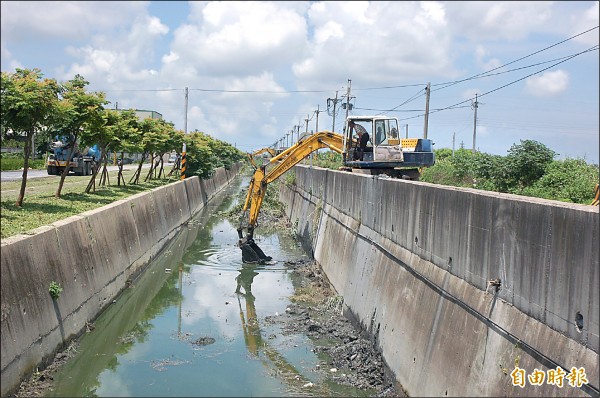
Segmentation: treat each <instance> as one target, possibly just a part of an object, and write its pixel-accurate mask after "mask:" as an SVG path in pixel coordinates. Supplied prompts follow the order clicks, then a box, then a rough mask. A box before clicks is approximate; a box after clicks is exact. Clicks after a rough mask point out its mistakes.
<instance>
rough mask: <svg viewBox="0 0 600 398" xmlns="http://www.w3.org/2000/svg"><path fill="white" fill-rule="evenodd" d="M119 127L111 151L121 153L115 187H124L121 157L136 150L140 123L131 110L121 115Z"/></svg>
mask: <svg viewBox="0 0 600 398" xmlns="http://www.w3.org/2000/svg"><path fill="white" fill-rule="evenodd" d="M119 126H120V127H119V128H118V129H116V131H115V142H114V147H113V150H114V151H115V153H116V152H118V151H121V158H120V161H119V163H118V164H119V172H118V174H117V185H119V186H120V185H121V181H122V182H123V186H125V178H124V177H123V156H124V152H127V153H133V152H135V151H136V148H137V140H138V139H139V138H140V123H139V119H138V117H137V116H136V114H135V111H134V110H133V109H130V110H128V111H123V112H122V114H121V123H120V125H119Z"/></svg>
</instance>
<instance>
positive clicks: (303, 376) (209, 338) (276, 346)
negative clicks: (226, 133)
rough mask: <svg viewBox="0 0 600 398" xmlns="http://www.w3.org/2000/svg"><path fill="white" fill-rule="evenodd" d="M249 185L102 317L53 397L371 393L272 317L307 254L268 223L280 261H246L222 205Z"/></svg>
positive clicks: (192, 226)
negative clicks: (344, 378) (329, 367)
mask: <svg viewBox="0 0 600 398" xmlns="http://www.w3.org/2000/svg"><path fill="white" fill-rule="evenodd" d="M247 183H248V179H247V178H242V179H238V180H237V181H236V182H235V183H233V184H232V185H231V187H230V188H228V189H226V191H224V192H223V193H222V194H221V195H220V196H219V197H217V198H215V199H214V200H213V201H212V203H211V204H210V205H209V206H207V208H206V209H205V211H203V212H202V213H201V214H199V215H198V216H197V217H196V218H195V219H194V220H193V221H192V222H190V223H189V224H188V226H186V227H185V228H183V230H182V232H181V233H180V234H179V235H178V236H177V238H176V239H174V241H173V242H171V244H170V245H169V246H168V247H167V248H166V249H165V250H164V251H163V253H162V254H161V255H160V256H159V257H157V259H156V260H155V261H154V262H153V263H152V264H151V265H150V267H149V268H148V269H147V270H146V271H145V272H144V273H143V274H142V275H141V276H140V277H139V278H138V279H137V280H135V281H133V283H132V284H131V287H130V288H129V289H127V290H126V291H125V292H124V294H122V295H121V296H120V297H119V298H118V299H117V300H115V302H114V303H113V304H112V305H111V306H110V307H109V308H108V309H107V310H106V311H105V312H104V313H103V314H102V315H101V316H100V317H99V318H98V319H96V321H95V322H94V324H93V325H92V326H91V328H92V329H93V330H92V331H91V332H89V333H86V334H84V335H83V336H82V338H81V339H80V341H79V347H78V348H77V355H76V356H75V357H74V358H73V359H71V360H70V361H69V362H68V363H67V364H66V365H65V366H64V367H63V368H62V369H61V370H60V371H59V373H57V374H55V375H54V386H53V391H52V392H51V394H52V396H210V397H216V396H230V397H231V396H300V395H302V396H325V395H326V396H365V395H367V394H368V393H369V392H366V391H361V390H357V389H354V388H351V387H346V386H340V385H337V384H335V383H334V382H332V381H331V380H330V377H329V376H328V375H327V373H326V372H323V371H322V369H323V368H324V367H325V366H324V365H325V363H326V358H323V357H319V356H317V354H315V353H314V352H313V343H312V341H311V340H310V339H309V338H308V337H306V336H303V335H287V334H282V333H281V330H280V329H278V326H276V325H277V324H278V323H277V322H267V319H270V318H271V317H274V316H275V317H277V316H280V314H283V313H284V312H285V310H286V308H287V306H288V305H289V303H290V301H289V296H290V295H292V294H293V292H294V287H295V285H298V284H299V283H302V281H299V280H295V279H297V276H294V277H293V276H292V273H291V271H290V270H289V269H288V268H286V266H285V262H286V261H291V260H298V259H301V258H306V255H305V254H304V252H303V251H302V249H301V248H300V245H299V244H298V243H297V242H295V241H294V240H293V239H292V238H291V237H290V235H289V233H287V232H285V231H279V232H276V231H271V232H265V231H264V230H263V231H257V233H256V235H255V238H256V241H257V243H258V244H259V246H260V247H261V248H262V249H263V250H264V252H265V253H266V254H268V255H270V256H272V257H273V258H274V260H277V262H276V263H275V264H273V265H265V266H248V265H244V264H243V263H242V261H241V251H240V250H239V248H237V246H236V242H237V233H236V230H235V226H234V225H232V224H231V223H230V222H229V221H227V220H226V219H225V218H223V217H222V216H221V215H219V211H222V210H227V209H229V208H230V207H231V206H233V205H234V204H235V201H236V199H235V195H236V194H237V192H239V190H240V189H242V188H244V187H246V184H247ZM261 229H262V228H259V230H261ZM279 327H281V326H279ZM319 355H323V354H319ZM319 368H320V369H321V370H319ZM370 393H371V394H372V391H371V392H370Z"/></svg>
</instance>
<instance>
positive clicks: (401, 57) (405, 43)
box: [293, 2, 453, 86]
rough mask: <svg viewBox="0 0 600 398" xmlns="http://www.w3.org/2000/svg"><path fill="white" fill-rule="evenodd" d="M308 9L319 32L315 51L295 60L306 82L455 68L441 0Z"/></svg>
mask: <svg viewBox="0 0 600 398" xmlns="http://www.w3.org/2000/svg"><path fill="white" fill-rule="evenodd" d="M350 5H351V6H350ZM307 15H308V18H309V26H313V27H314V32H315V33H314V35H313V36H312V37H311V38H310V40H311V45H310V47H309V48H310V54H309V55H308V56H307V57H305V58H303V59H300V60H299V61H297V62H296V63H295V64H294V66H293V70H294V74H295V75H296V78H297V79H298V80H299V81H301V82H311V83H312V84H313V85H317V86H319V85H324V84H327V83H329V85H331V83H330V82H332V81H335V82H340V81H345V80H346V79H348V78H352V79H359V78H360V81H361V82H362V83H363V84H381V83H384V82H386V83H389V82H390V81H394V82H398V81H410V80H412V79H414V78H415V76H417V75H423V74H429V75H430V76H432V77H434V76H450V75H452V74H453V68H452V65H451V62H450V60H451V55H450V52H449V50H450V49H449V47H448V43H449V41H450V37H449V36H448V35H447V34H446V33H445V30H446V29H445V27H446V26H445V25H446V19H445V14H444V9H443V7H442V6H441V5H439V4H437V3H425V4H423V5H421V3H412V2H395V3H392V2H371V3H368V2H325V3H315V4H312V5H311V8H310V9H309V10H308V13H307ZM306 85H308V84H306Z"/></svg>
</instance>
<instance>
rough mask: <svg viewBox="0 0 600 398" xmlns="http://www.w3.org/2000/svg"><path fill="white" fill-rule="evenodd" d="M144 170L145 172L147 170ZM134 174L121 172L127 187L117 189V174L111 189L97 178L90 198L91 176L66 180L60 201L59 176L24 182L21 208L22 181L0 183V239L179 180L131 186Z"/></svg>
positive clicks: (128, 171)
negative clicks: (101, 185) (24, 187)
mask: <svg viewBox="0 0 600 398" xmlns="http://www.w3.org/2000/svg"><path fill="white" fill-rule="evenodd" d="M144 170H145V171H146V172H147V170H146V169H144ZM144 170H142V177H140V180H143V178H144V177H145V173H144ZM133 172H134V170H124V171H123V175H124V177H125V183H126V184H127V185H126V186H123V185H121V186H117V172H116V171H112V172H109V177H110V178H109V179H110V183H111V185H107V186H105V187H99V186H98V178H97V179H96V192H95V193H93V192H91V193H89V194H85V193H84V191H85V188H86V186H87V184H88V182H89V180H90V178H91V177H90V176H68V177H67V178H66V180H65V184H64V186H63V189H62V193H61V198H60V199H56V198H55V197H54V193H55V192H56V189H57V187H58V183H59V181H60V177H59V176H49V177H45V178H34V179H31V180H28V181H27V190H26V192H25V200H24V202H23V207H21V208H18V207H17V206H15V202H16V199H17V197H18V194H19V189H20V187H21V180H18V181H7V182H2V186H1V188H2V189H1V192H2V199H1V206H0V221H1V222H0V230H1V238H2V239H4V238H7V237H10V236H13V235H17V234H20V233H28V232H31V230H33V229H35V228H38V227H41V226H43V225H49V224H52V223H53V222H55V221H58V220H62V219H64V218H67V217H70V216H72V215H75V214H80V213H82V212H85V211H88V210H93V209H96V208H98V207H102V206H104V205H107V204H109V203H112V202H114V201H117V200H120V199H124V198H126V197H128V196H131V195H134V194H136V193H139V192H142V191H148V190H150V189H153V188H156V187H158V186H161V185H165V184H169V183H171V182H174V181H177V180H178V179H177V178H175V177H170V178H168V179H161V180H151V181H149V182H146V183H141V184H138V185H132V184H130V183H129V179H130V178H131V176H132V175H133Z"/></svg>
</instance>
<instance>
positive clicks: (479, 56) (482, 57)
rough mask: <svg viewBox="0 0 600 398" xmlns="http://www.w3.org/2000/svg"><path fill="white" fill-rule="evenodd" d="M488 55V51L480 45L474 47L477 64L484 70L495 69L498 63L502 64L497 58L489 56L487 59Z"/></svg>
mask: <svg viewBox="0 0 600 398" xmlns="http://www.w3.org/2000/svg"><path fill="white" fill-rule="evenodd" d="M488 57H489V51H488V50H487V49H486V48H485V47H484V46H482V45H478V46H477V47H476V48H475V59H476V61H477V64H478V65H479V67H480V68H481V69H483V70H484V71H489V70H492V69H495V68H497V67H499V66H500V65H502V62H500V60H499V59H497V58H490V59H487V58H488Z"/></svg>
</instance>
